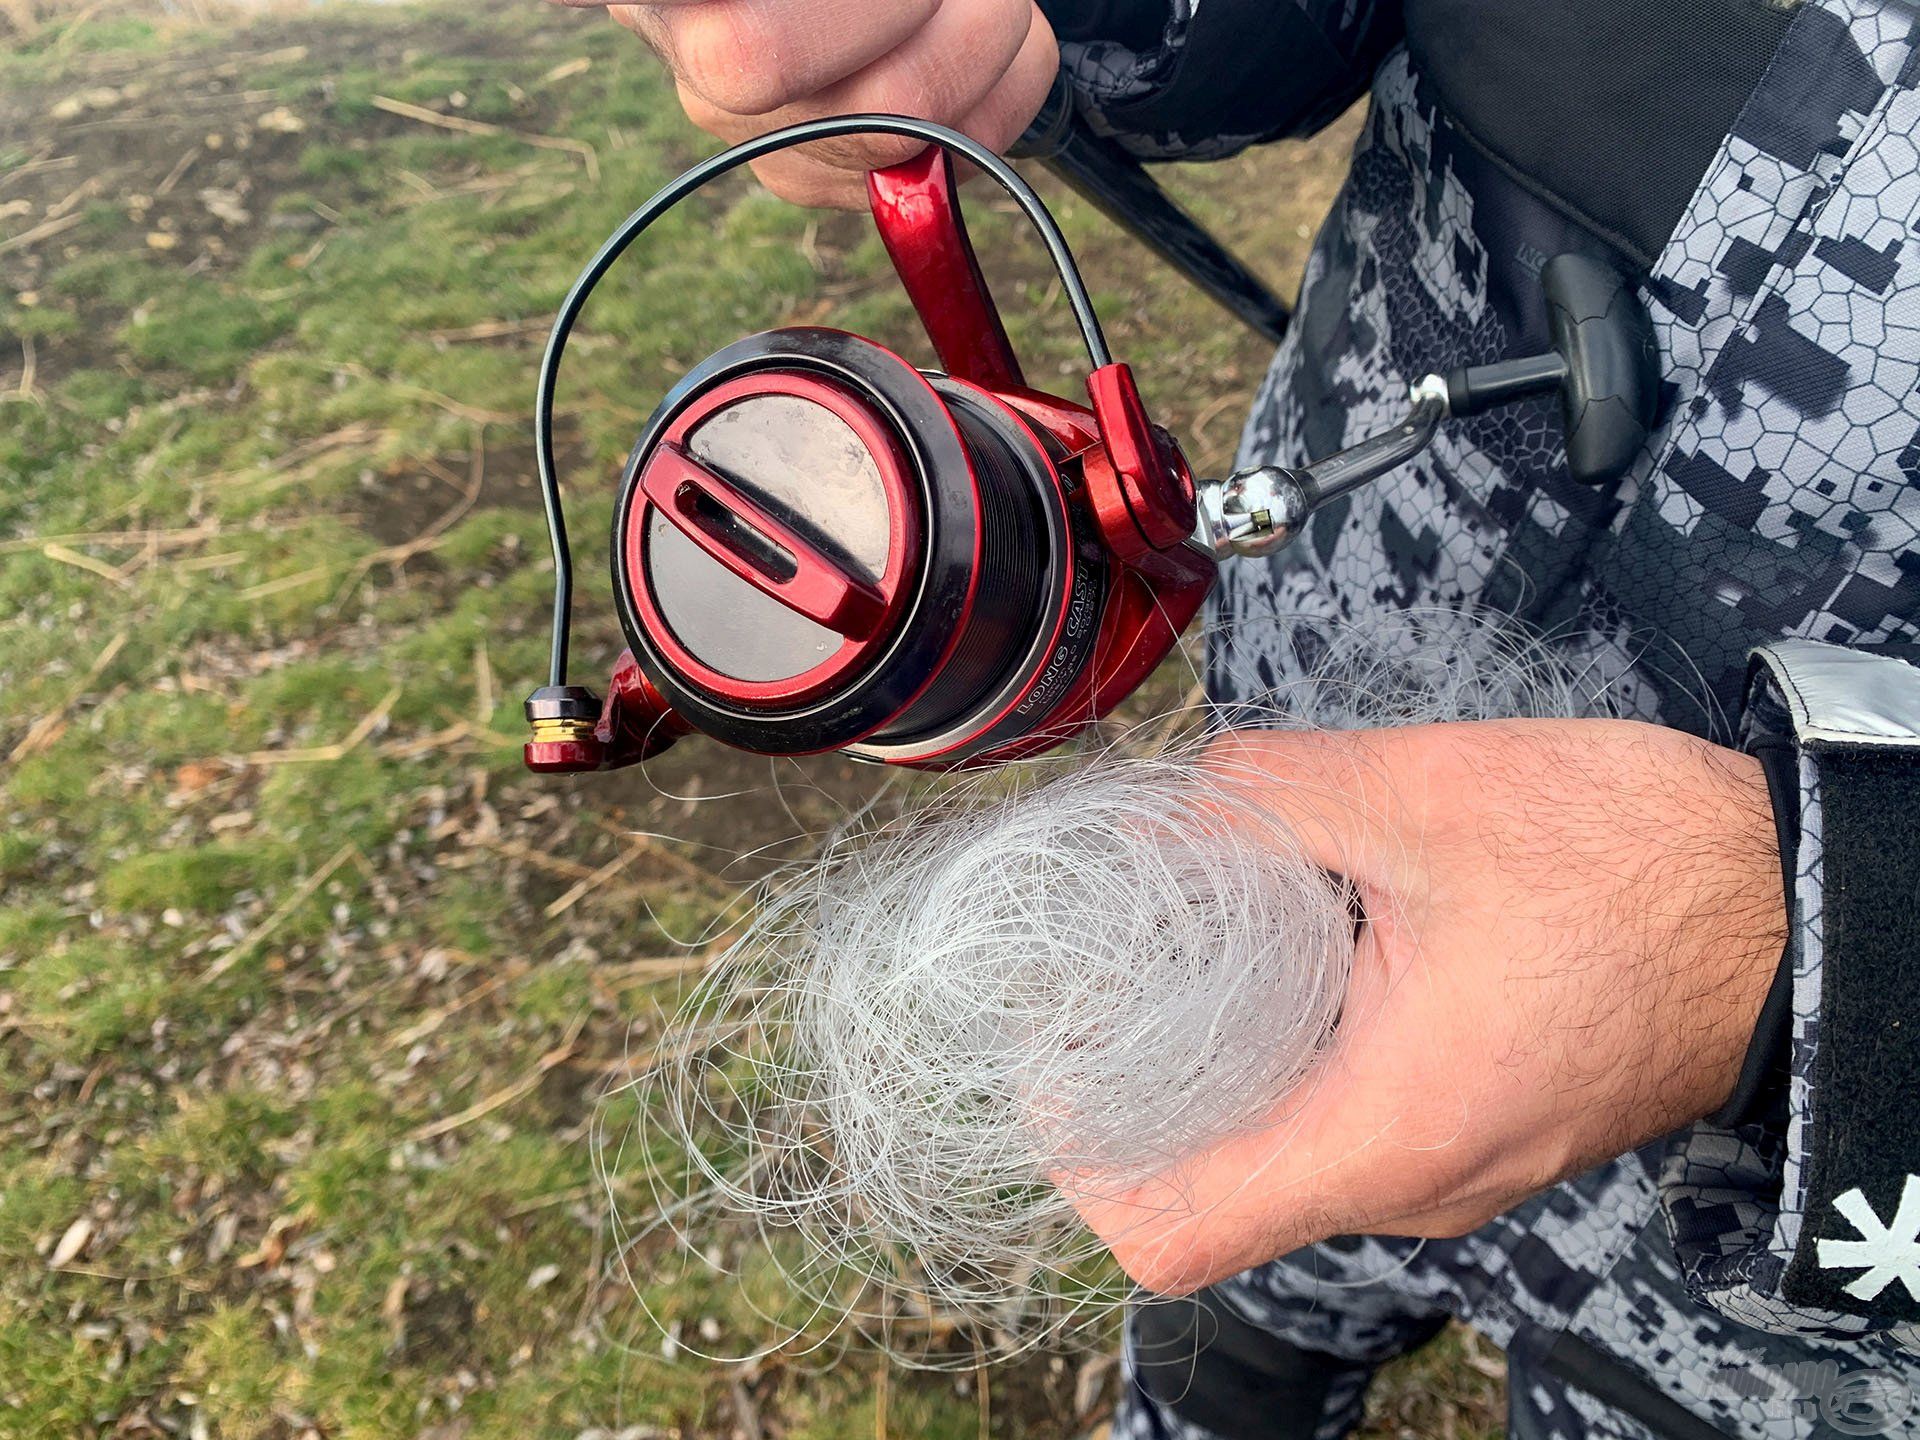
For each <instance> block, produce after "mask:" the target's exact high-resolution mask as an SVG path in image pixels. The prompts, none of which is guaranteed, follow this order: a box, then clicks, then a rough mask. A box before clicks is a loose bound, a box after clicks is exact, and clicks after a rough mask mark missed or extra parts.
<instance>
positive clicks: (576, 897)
mask: <svg viewBox="0 0 1920 1440" xmlns="http://www.w3.org/2000/svg"><path fill="white" fill-rule="evenodd" d="M639 853H640V852H639V851H638V850H622V851H621V852H620V853H619V854H618V855H616V856H614V857H613V859H611V860H609V861H608V862H607V863H606V864H604V865H602V866H601V867H600V868H599V869H598V870H596V871H594V872H593V873H592V874H591V875H583V876H581V877H580V878H579V879H578V880H576V881H574V883H573V888H572V889H570V890H568V891H567V892H566V894H564V895H562V896H561V897H560V898H559V899H558V900H555V901H554V902H553V903H552V904H551V905H549V906H547V908H546V910H545V911H544V912H543V913H544V914H545V915H546V917H547V919H549V920H557V919H559V918H560V917H561V916H562V915H564V914H566V913H567V911H569V910H571V909H572V908H573V907H574V906H575V905H577V904H579V903H580V900H581V898H582V897H583V896H586V895H589V894H591V893H592V892H593V891H595V890H598V889H599V888H600V887H601V886H602V885H604V884H606V883H607V881H609V880H611V879H612V878H613V877H614V876H616V875H618V874H619V873H620V872H621V871H622V870H624V869H626V868H627V866H629V865H631V864H632V863H633V859H634V857H635V856H636V855H638V854H639Z"/></svg>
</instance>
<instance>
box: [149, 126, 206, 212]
mask: <svg viewBox="0 0 1920 1440" xmlns="http://www.w3.org/2000/svg"><path fill="white" fill-rule="evenodd" d="M206 148H207V147H206V146H205V145H203V144H201V143H200V142H199V141H197V140H196V141H195V142H194V143H193V145H192V146H190V147H189V148H188V150H187V153H186V154H184V155H182V156H181V157H180V158H179V159H178V160H176V161H174V162H173V168H172V169H171V170H169V171H168V172H167V178H166V179H164V180H162V181H161V182H160V183H159V184H158V185H156V186H154V187H153V193H154V198H156V199H164V198H165V197H166V196H168V195H171V194H172V193H173V187H174V186H176V185H178V184H179V183H180V180H181V177H182V176H184V175H185V174H186V173H187V171H189V170H191V169H192V168H193V162H194V161H196V160H198V159H199V158H200V157H201V156H202V155H203V154H205V153H206Z"/></svg>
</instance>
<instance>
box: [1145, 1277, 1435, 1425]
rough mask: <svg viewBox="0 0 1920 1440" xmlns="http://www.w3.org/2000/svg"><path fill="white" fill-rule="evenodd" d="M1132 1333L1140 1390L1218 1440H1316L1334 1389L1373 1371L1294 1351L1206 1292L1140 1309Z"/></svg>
mask: <svg viewBox="0 0 1920 1440" xmlns="http://www.w3.org/2000/svg"><path fill="white" fill-rule="evenodd" d="M1444 1324H1445V1321H1444V1319H1440V1320H1436V1321H1435V1322H1434V1323H1433V1329H1432V1334H1433V1335H1437V1334H1439V1332H1440V1329H1441V1327H1442V1326H1443V1325H1444ZM1131 1331H1132V1338H1133V1346H1132V1356H1133V1366H1134V1384H1136V1385H1138V1386H1139V1387H1140V1389H1141V1390H1142V1391H1143V1392H1145V1394H1146V1395H1147V1397H1148V1398H1149V1399H1150V1400H1152V1401H1154V1402H1155V1403H1157V1404H1159V1405H1162V1406H1164V1407H1165V1408H1167V1409H1169V1410H1172V1411H1173V1412H1174V1413H1175V1414H1177V1415H1179V1416H1181V1417H1182V1418H1183V1419H1185V1420H1188V1421H1190V1422H1192V1423H1193V1424H1195V1425H1198V1426H1199V1427H1200V1428H1201V1429H1203V1430H1206V1431H1209V1432H1211V1433H1212V1434H1214V1435H1216V1436H1218V1437H1220V1440H1310V1437H1311V1436H1312V1435H1313V1434H1314V1432H1315V1431H1316V1430H1317V1429H1318V1428H1319V1426H1320V1422H1321V1418H1322V1416H1323V1415H1324V1414H1325V1412H1326V1408H1327V1398H1328V1392H1329V1391H1330V1389H1331V1388H1332V1386H1333V1384H1334V1382H1335V1381H1337V1380H1339V1379H1341V1378H1343V1377H1346V1376H1350V1375H1354V1374H1356V1373H1364V1372H1367V1371H1370V1370H1371V1369H1372V1368H1373V1367H1371V1366H1369V1365H1361V1364H1355V1363H1354V1362H1352V1361H1347V1360H1340V1359H1337V1358H1335V1357H1334V1356H1332V1355H1326V1354H1323V1353H1321V1352H1320V1351H1317V1350H1303V1349H1301V1348H1299V1347H1298V1346H1295V1345H1291V1344H1289V1343H1288V1342H1287V1341H1285V1340H1283V1339H1281V1338H1280V1337H1279V1336H1277V1335H1275V1334H1273V1333H1272V1332H1271V1331H1268V1330H1262V1329H1260V1328H1258V1327H1257V1326H1254V1325H1251V1324H1249V1323H1248V1322H1247V1321H1246V1320H1244V1319H1242V1318H1241V1317H1240V1316H1239V1315H1238V1314H1237V1313H1235V1311H1234V1309H1233V1308H1232V1306H1230V1305H1228V1304H1225V1303H1222V1302H1221V1301H1219V1300H1217V1299H1215V1298H1214V1297H1212V1296H1211V1295H1210V1294H1209V1293H1208V1292H1207V1291H1205V1290H1202V1291H1201V1292H1200V1293H1199V1294H1197V1295H1192V1296H1187V1297H1185V1298H1182V1299H1177V1300H1156V1301H1154V1302H1153V1303H1151V1304H1148V1305H1143V1306H1140V1307H1139V1308H1138V1309H1136V1310H1135V1311H1134V1312H1133V1317H1132V1327H1131ZM1427 1338H1428V1339H1431V1338H1432V1335H1429V1336H1428V1337H1427Z"/></svg>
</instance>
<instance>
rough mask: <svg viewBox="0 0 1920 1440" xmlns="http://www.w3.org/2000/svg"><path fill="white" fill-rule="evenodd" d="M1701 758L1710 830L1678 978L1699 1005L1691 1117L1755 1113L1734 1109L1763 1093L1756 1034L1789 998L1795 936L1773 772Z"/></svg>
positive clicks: (1736, 759)
mask: <svg viewBox="0 0 1920 1440" xmlns="http://www.w3.org/2000/svg"><path fill="white" fill-rule="evenodd" d="M1701 749H1702V750H1703V751H1704V752H1707V753H1705V754H1704V756H1703V767H1702V769H1703V778H1704V781H1705V784H1704V788H1703V789H1702V791H1701V793H1700V795H1699V797H1698V799H1699V801H1700V803H1701V813H1702V814H1704V815H1707V816H1709V817H1711V824H1710V826H1709V828H1708V830H1707V835H1708V837H1709V838H1708V839H1707V841H1706V842H1705V847H1704V852H1703V853H1701V854H1700V856H1699V858H1698V860H1697V862H1696V864H1695V866H1694V867H1692V868H1694V869H1695V871H1696V876H1697V879H1696V887H1695V893H1694V894H1693V895H1692V897H1691V903H1690V905H1689V907H1688V909H1689V927H1688V928H1689V931H1690V936H1689V942H1688V943H1687V944H1684V945H1681V946H1678V947H1676V951H1677V956H1676V964H1677V965H1680V966H1684V967H1686V973H1684V974H1680V973H1677V974H1675V975H1674V977H1673V980H1674V983H1675V984H1676V985H1677V986H1678V987H1680V989H1681V993H1684V994H1689V995H1692V996H1695V997H1697V998H1696V1003H1695V1004H1694V1005H1693V1006H1692V1007H1691V1008H1692V1009H1693V1010H1694V1011H1695V1018H1696V1023H1693V1024H1690V1025H1689V1026H1688V1028H1689V1029H1691V1030H1692V1031H1693V1035H1692V1037H1691V1039H1692V1046H1693V1051H1694V1056H1695V1065H1694V1067H1693V1069H1694V1071H1695V1074H1694V1077H1693V1083H1692V1085H1691V1086H1690V1087H1689V1089H1690V1091H1691V1097H1692V1099H1693V1101H1694V1104H1693V1105H1692V1106H1690V1107H1689V1108H1690V1109H1691V1110H1692V1111H1693V1114H1692V1115H1691V1116H1689V1118H1698V1117H1699V1116H1704V1115H1709V1114H1715V1115H1718V1114H1724V1113H1728V1112H1729V1111H1731V1110H1734V1109H1738V1110H1742V1111H1744V1110H1745V1109H1746V1108H1748V1107H1747V1104H1746V1103H1736V1102H1737V1101H1740V1100H1741V1096H1740V1092H1743V1091H1745V1090H1747V1089H1749V1088H1757V1087H1752V1086H1750V1085H1749V1084H1747V1083H1743V1081H1745V1080H1747V1079H1748V1078H1749V1077H1747V1071H1748V1070H1749V1068H1750V1067H1749V1063H1748V1062H1749V1056H1750V1053H1751V1052H1752V1051H1754V1049H1755V1048H1756V1033H1757V1032H1758V1031H1759V1030H1761V1029H1762V1028H1770V1027H1763V1024H1762V1022H1763V1019H1772V1020H1775V1021H1776V1022H1777V1020H1778V1016H1777V1015H1776V1014H1775V1012H1776V1011H1777V1010H1778V1008H1779V1006H1780V1004H1781V1002H1782V1001H1783V1000H1784V998H1785V997H1784V995H1782V994H1778V993H1776V992H1777V991H1778V990H1779V986H1778V977H1779V975H1780V973H1781V959H1782V955H1783V953H1784V951H1785V948H1786V943H1787V936H1788V929H1789V897H1788V890H1787V885H1786V884H1785V883H1783V869H1784V866H1783V860H1782V844H1783V840H1784V839H1785V836H1784V835H1783V832H1782V830H1781V828H1780V827H1779V825H1777V824H1776V818H1775V817H1776V806H1775V801H1774V797H1773V794H1772V792H1771V791H1770V787H1769V783H1768V776H1767V772H1766V770H1765V768H1764V767H1763V766H1762V764H1761V762H1760V761H1759V760H1758V759H1757V758H1756V757H1754V756H1751V755H1745V754H1742V753H1740V752H1738V751H1733V750H1727V749H1724V748H1722V747H1718V746H1709V745H1706V744H1704V742H1702V743H1701ZM1789 854H1790V852H1789ZM1770 997H1771V999H1770ZM1682 1023H1683V1024H1685V1023H1687V1022H1686V1021H1685V1020H1684V1019H1683V1020H1682ZM1762 1048H1763V1049H1764V1048H1765V1047H1764V1045H1763V1046H1762ZM1760 1063H1761V1068H1762V1072H1763V1074H1764V1068H1765V1067H1764V1059H1763V1060H1762V1061H1761V1062H1760ZM1756 1098H1757V1097H1756Z"/></svg>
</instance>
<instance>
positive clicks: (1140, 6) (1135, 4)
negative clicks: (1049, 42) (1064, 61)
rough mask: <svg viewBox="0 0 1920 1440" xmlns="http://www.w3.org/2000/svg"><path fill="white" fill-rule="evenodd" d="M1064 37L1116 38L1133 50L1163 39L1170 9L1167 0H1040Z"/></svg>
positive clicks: (1051, 22)
mask: <svg viewBox="0 0 1920 1440" xmlns="http://www.w3.org/2000/svg"><path fill="white" fill-rule="evenodd" d="M1040 13H1041V14H1042V15H1045V16H1046V17H1047V23H1048V24H1049V25H1051V26H1052V27H1053V33H1054V35H1055V36H1057V37H1058V38H1059V39H1061V40H1067V41H1074V40H1112V41H1115V42H1117V43H1119V44H1121V45H1125V46H1126V47H1127V48H1128V49H1130V50H1150V49H1152V48H1153V47H1154V46H1155V45H1157V44H1159V43H1160V35H1161V32H1162V31H1164V30H1165V29H1166V25H1167V16H1168V13H1169V10H1168V5H1167V0H1040Z"/></svg>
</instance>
